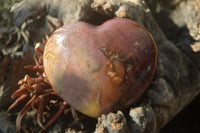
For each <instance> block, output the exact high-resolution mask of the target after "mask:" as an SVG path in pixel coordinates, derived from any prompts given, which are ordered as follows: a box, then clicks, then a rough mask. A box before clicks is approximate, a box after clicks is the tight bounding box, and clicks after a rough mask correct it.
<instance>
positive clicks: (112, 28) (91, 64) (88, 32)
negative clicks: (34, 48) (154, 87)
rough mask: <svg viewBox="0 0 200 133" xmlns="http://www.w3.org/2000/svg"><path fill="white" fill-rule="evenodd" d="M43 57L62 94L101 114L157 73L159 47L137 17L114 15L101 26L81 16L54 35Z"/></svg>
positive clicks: (124, 102) (126, 101)
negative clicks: (138, 21) (135, 20)
mask: <svg viewBox="0 0 200 133" xmlns="http://www.w3.org/2000/svg"><path fill="white" fill-rule="evenodd" d="M43 59H44V68H45V72H46V75H47V77H48V79H49V81H50V83H51V84H52V86H53V87H54V88H55V90H56V91H57V92H58V93H59V94H60V96H61V97H62V98H63V99H64V100H66V101H67V103H69V104H70V105H71V106H73V107H74V108H76V109H77V110H79V111H80V112H82V113H84V114H86V115H88V116H91V117H98V116H99V115H100V114H102V113H109V112H115V111H117V110H118V109H124V108H125V107H128V106H130V105H131V104H132V103H133V102H135V101H136V100H137V99H138V98H140V97H141V95H142V94H143V93H144V91H145V90H146V88H147V87H148V86H149V84H150V82H151V81H152V79H153V76H154V73H155V68H156V63H157V49H156V44H155V42H154V40H153V38H152V37H151V35H150V34H149V32H148V31H147V30H146V29H145V28H144V27H142V26H140V25H138V24H137V23H136V22H134V21H132V20H129V19H112V20H109V21H107V22H105V23H104V24H102V25H100V26H93V25H90V24H87V23H84V22H76V23H72V24H69V25H65V26H63V27H61V28H59V29H58V30H56V31H55V32H54V33H53V34H52V35H51V37H50V38H49V40H48V42H47V44H46V46H45V51H44V56H43Z"/></svg>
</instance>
